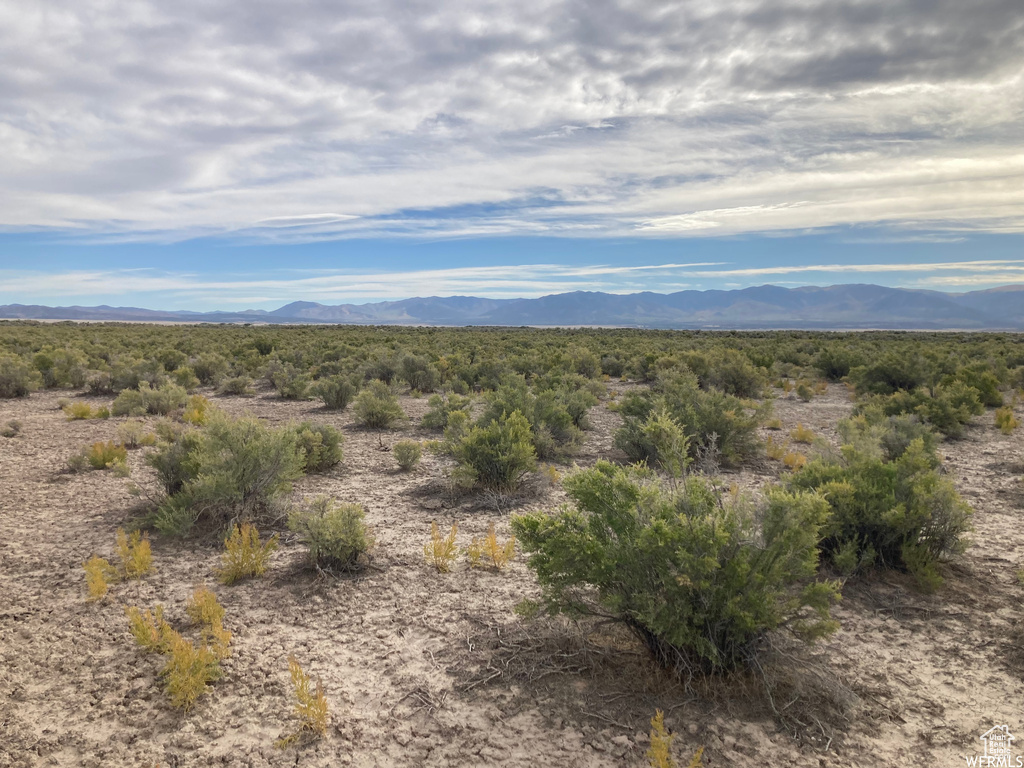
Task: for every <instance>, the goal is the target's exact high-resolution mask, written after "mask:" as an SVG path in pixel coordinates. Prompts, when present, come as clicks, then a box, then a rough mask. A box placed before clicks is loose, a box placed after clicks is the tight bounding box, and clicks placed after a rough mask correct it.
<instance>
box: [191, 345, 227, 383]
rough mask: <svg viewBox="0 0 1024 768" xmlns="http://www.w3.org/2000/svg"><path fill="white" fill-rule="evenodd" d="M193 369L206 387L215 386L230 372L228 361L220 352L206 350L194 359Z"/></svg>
mask: <svg viewBox="0 0 1024 768" xmlns="http://www.w3.org/2000/svg"><path fill="white" fill-rule="evenodd" d="M192 371H193V373H195V375H196V378H197V379H199V383H200V384H202V385H203V386H204V387H212V386H215V385H216V384H217V383H218V382H219V381H220V380H221V379H223V378H224V377H225V376H226V375H227V373H228V361H227V360H225V359H224V358H223V357H221V356H220V355H218V354H213V353H210V352H204V353H203V354H201V355H199V357H197V358H196V359H195V360H194V361H192Z"/></svg>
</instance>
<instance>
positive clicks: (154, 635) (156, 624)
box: [124, 605, 178, 653]
mask: <svg viewBox="0 0 1024 768" xmlns="http://www.w3.org/2000/svg"><path fill="white" fill-rule="evenodd" d="M124 612H125V614H126V615H127V616H128V629H129V631H130V632H131V633H132V637H134V638H135V642H136V643H138V644H139V645H141V646H142V647H143V648H145V649H146V650H147V651H149V652H150V653H166V652H167V651H168V650H169V649H170V645H171V640H172V639H173V637H174V636H176V635H177V634H178V633H177V632H175V631H174V630H173V629H172V628H171V625H170V624H168V623H167V622H166V621H164V607H163V606H162V605H158V606H157V607H156V608H155V609H153V611H152V612H150V611H148V610H147V611H140V610H139V609H138V608H136V607H135V606H134V605H133V606H132V607H130V608H125V609H124Z"/></svg>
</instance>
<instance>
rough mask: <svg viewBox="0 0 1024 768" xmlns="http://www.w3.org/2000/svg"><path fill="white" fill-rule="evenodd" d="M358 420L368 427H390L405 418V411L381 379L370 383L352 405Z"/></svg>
mask: <svg viewBox="0 0 1024 768" xmlns="http://www.w3.org/2000/svg"><path fill="white" fill-rule="evenodd" d="M352 410H353V412H354V414H355V418H356V422H357V423H358V424H360V425H362V426H364V427H366V428H368V429H389V428H391V427H392V426H394V425H395V424H397V423H398V422H400V421H404V420H405V411H403V410H402V406H401V405H399V403H398V398H397V397H396V396H395V393H394V392H392V391H391V388H390V387H389V386H388V385H387V384H385V383H384V382H383V381H381V380H380V379H374V380H373V381H371V382H370V383H368V384H367V385H366V386H365V387H363V390H362V391H361V392H360V393H359V394H358V395H357V396H356V399H355V403H354V404H353V406H352Z"/></svg>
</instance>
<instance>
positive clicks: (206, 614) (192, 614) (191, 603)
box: [185, 587, 224, 627]
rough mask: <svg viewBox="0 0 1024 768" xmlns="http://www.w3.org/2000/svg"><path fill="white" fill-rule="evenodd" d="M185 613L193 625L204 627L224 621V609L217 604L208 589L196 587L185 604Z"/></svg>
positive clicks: (215, 597) (211, 591)
mask: <svg viewBox="0 0 1024 768" xmlns="http://www.w3.org/2000/svg"><path fill="white" fill-rule="evenodd" d="M185 613H187V614H188V617H189V618H190V619H192V623H193V624H198V625H201V626H205V627H210V626H213V624H214V623H216V622H220V621H222V620H223V619H224V607H223V606H222V605H221V604H220V603H218V602H217V596H216V595H215V594H213V590H211V589H210V588H209V587H196V588H195V591H194V592H193V593H192V597H190V598H189V599H188V601H187V602H186V603H185Z"/></svg>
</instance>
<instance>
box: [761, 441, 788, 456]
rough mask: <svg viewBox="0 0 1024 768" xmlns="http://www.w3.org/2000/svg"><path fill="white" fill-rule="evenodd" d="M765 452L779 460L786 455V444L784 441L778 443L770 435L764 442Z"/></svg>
mask: <svg viewBox="0 0 1024 768" xmlns="http://www.w3.org/2000/svg"><path fill="white" fill-rule="evenodd" d="M764 450H765V453H767V454H768V458H769V459H772V460H773V461H779V460H780V459H781V458H782V457H783V456H785V455H786V446H785V444H784V443H776V442H775V441H774V440H772V438H771V437H769V438H768V439H767V440H766V441H765V443H764Z"/></svg>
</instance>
